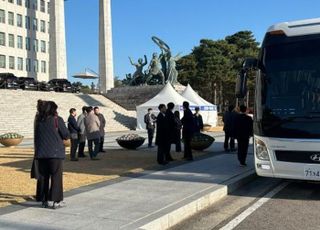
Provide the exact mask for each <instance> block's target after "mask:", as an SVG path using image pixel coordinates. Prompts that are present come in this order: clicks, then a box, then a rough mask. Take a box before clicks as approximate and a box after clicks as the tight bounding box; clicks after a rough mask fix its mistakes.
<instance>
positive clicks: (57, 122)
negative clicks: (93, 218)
mask: <svg viewBox="0 0 320 230" xmlns="http://www.w3.org/2000/svg"><path fill="white" fill-rule="evenodd" d="M57 109H58V106H57V104H56V103H55V102H53V101H43V100H38V103H37V113H36V116H35V120H34V160H33V164H32V169H31V177H32V178H35V179H37V193H36V200H37V201H41V202H42V207H44V208H47V207H48V206H49V203H48V201H53V204H52V208H58V207H61V206H62V201H63V182H62V181H63V180H62V175H63V160H64V159H65V146H64V140H68V139H70V140H71V151H70V157H71V160H72V161H75V160H77V159H78V158H77V157H76V151H77V148H78V145H79V152H78V156H79V157H85V155H84V147H85V141H86V140H85V139H87V140H88V148H89V154H90V158H91V159H92V160H95V159H97V158H96V156H97V154H98V152H101V151H103V139H104V127H105V119H104V117H103V115H102V114H100V112H99V108H98V107H94V108H93V107H91V106H85V107H83V108H82V114H81V115H80V116H79V117H78V120H77V121H76V119H75V117H76V109H74V108H71V109H70V111H69V112H70V116H69V118H68V128H67V127H66V125H65V122H64V120H63V118H62V117H60V116H58V112H57ZM79 143H80V144H79ZM93 144H94V145H95V146H94V148H93Z"/></svg>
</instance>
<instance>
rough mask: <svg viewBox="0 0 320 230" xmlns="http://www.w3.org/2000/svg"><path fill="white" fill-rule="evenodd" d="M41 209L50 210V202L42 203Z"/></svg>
mask: <svg viewBox="0 0 320 230" xmlns="http://www.w3.org/2000/svg"><path fill="white" fill-rule="evenodd" d="M41 207H42V208H48V207H49V204H48V201H42V204H41Z"/></svg>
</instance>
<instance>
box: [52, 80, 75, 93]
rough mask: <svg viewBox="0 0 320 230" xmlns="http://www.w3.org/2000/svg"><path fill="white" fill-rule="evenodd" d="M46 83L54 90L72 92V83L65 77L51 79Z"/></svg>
mask: <svg viewBox="0 0 320 230" xmlns="http://www.w3.org/2000/svg"><path fill="white" fill-rule="evenodd" d="M48 85H50V86H51V87H53V88H54V91H56V92H70V93H71V92H72V85H71V83H70V81H68V80H67V79H51V80H50V81H48Z"/></svg>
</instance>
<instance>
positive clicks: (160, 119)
mask: <svg viewBox="0 0 320 230" xmlns="http://www.w3.org/2000/svg"><path fill="white" fill-rule="evenodd" d="M158 109H159V111H160V112H159V114H158V116H157V135H156V145H157V146H158V152H157V162H158V163H159V164H161V165H166V164H168V161H166V159H165V156H166V151H167V149H168V147H167V142H168V141H167V140H168V138H167V135H168V132H167V130H168V127H167V122H166V118H165V113H166V106H165V105H164V104H160V105H159V107H158Z"/></svg>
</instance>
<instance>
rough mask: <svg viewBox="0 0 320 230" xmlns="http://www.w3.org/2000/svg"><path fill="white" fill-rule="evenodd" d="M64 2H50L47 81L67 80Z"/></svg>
mask: <svg viewBox="0 0 320 230" xmlns="http://www.w3.org/2000/svg"><path fill="white" fill-rule="evenodd" d="M67 77H68V76H67V55H66V32H65V20H64V0H50V22H49V79H54V78H64V79H67Z"/></svg>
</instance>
